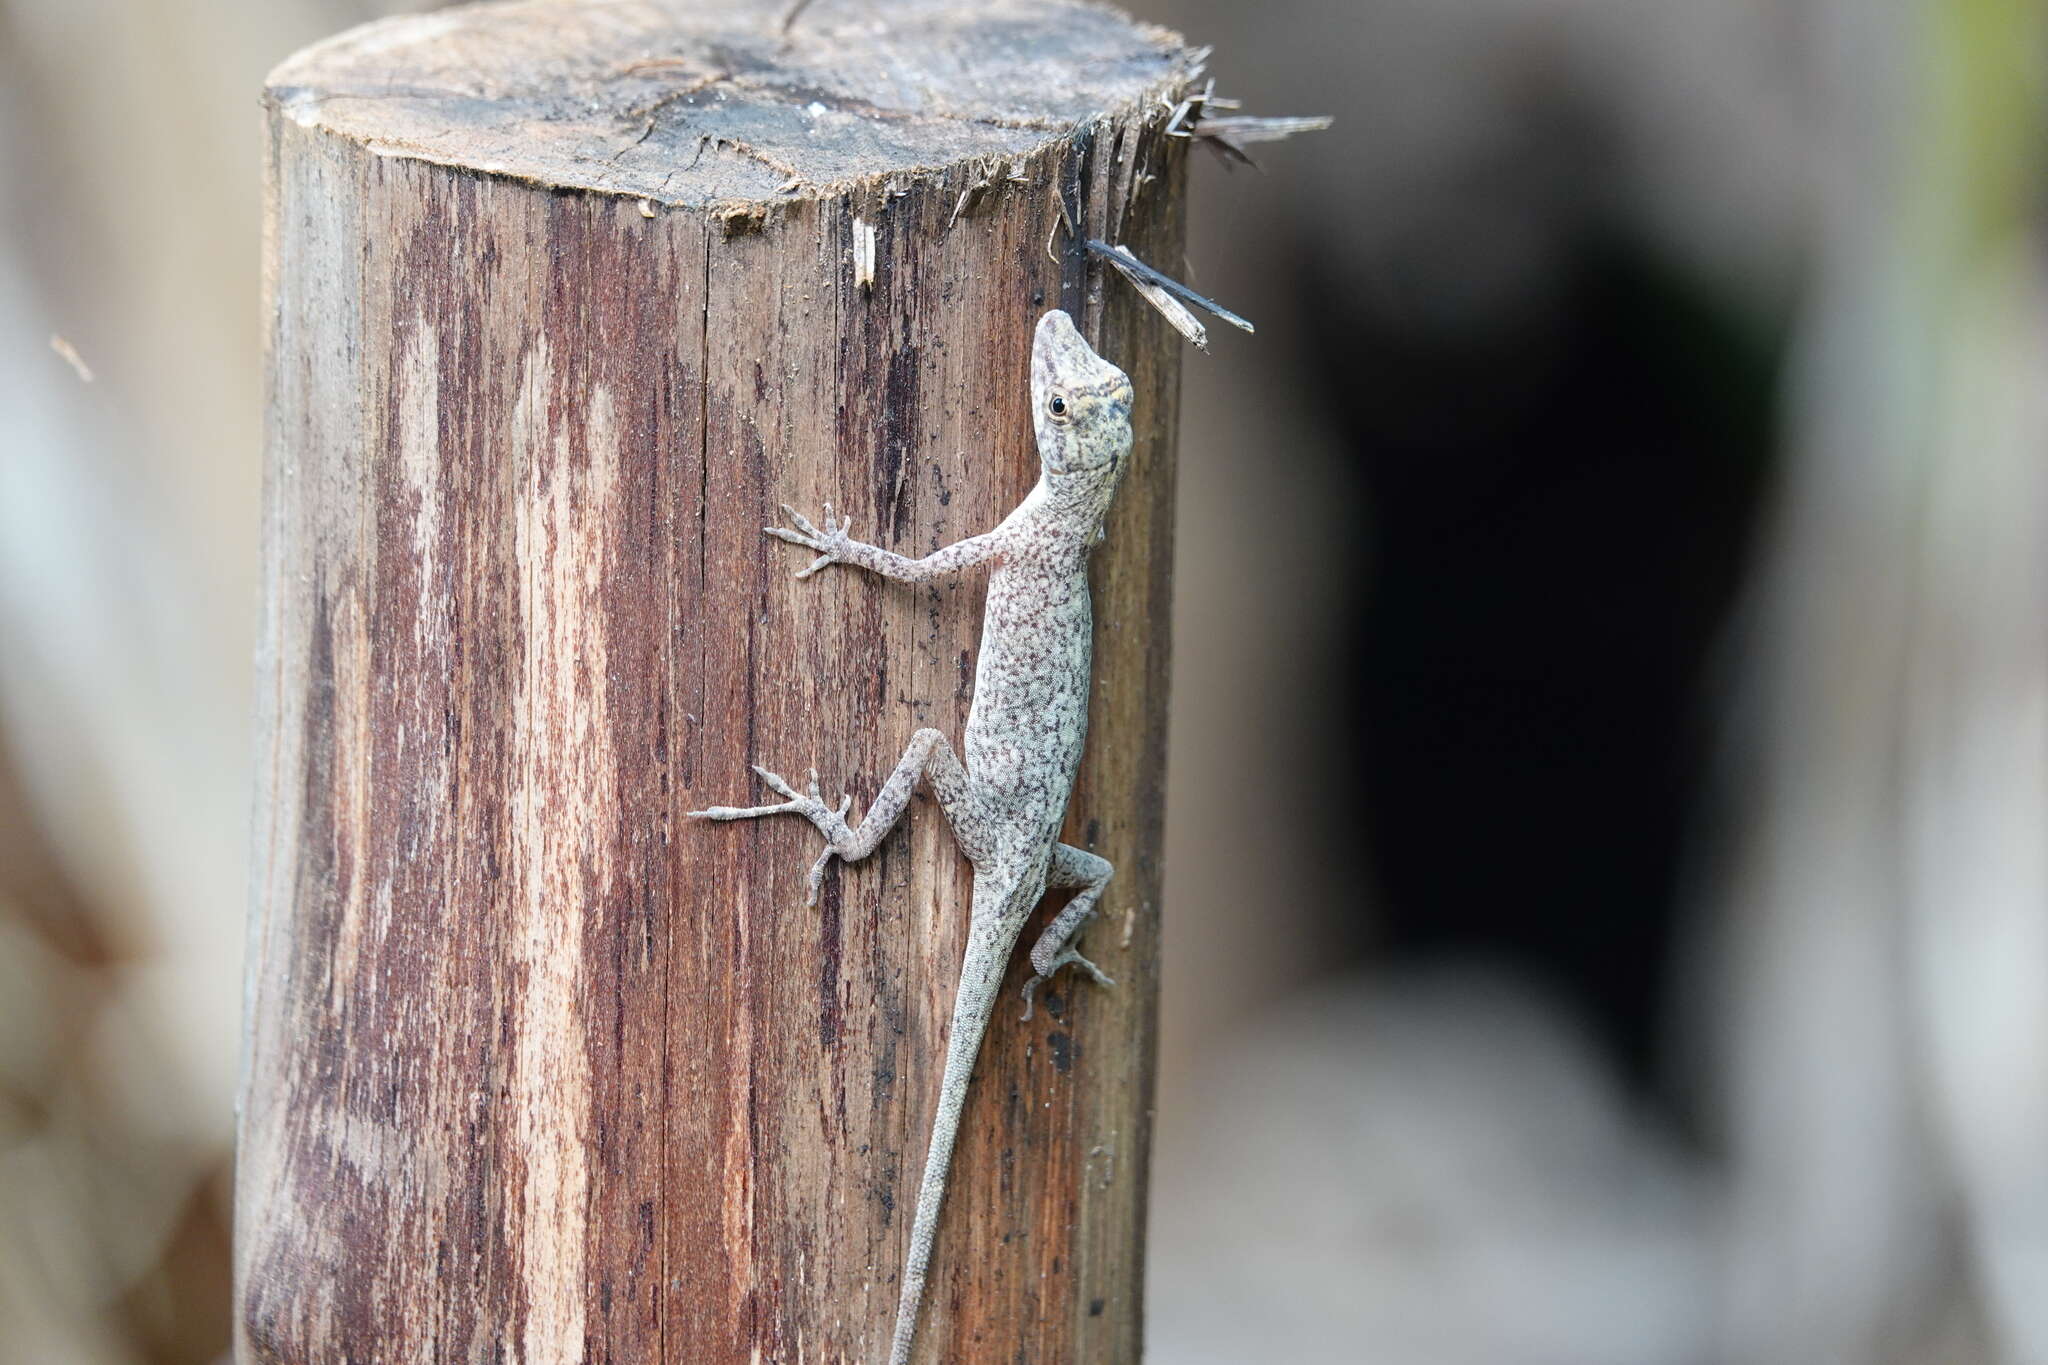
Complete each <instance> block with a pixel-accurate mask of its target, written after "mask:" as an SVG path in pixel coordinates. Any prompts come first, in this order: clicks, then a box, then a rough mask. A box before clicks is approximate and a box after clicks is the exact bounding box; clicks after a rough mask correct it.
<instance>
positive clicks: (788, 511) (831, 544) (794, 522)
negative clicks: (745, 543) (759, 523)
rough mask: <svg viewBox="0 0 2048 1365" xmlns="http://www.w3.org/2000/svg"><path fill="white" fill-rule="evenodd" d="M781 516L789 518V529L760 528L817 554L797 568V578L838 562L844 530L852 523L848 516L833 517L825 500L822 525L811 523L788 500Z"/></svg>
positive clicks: (844, 537)
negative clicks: (807, 563) (807, 564)
mask: <svg viewBox="0 0 2048 1365" xmlns="http://www.w3.org/2000/svg"><path fill="white" fill-rule="evenodd" d="M782 515H784V516H785V517H788V518H789V521H790V526H793V527H794V528H795V529H794V530H792V529H790V526H764V527H762V528H761V529H762V530H763V531H766V532H767V533H768V534H769V535H771V536H774V537H775V538H776V539H777V540H786V541H788V542H789V543H790V544H792V545H801V546H803V547H804V548H805V549H806V550H816V551H817V552H818V557H817V558H816V559H815V560H812V561H811V563H810V565H809V567H807V568H803V569H799V570H797V575H796V576H797V577H798V578H809V577H810V576H811V575H812V574H814V573H816V572H817V571H818V570H820V569H822V568H824V567H825V566H826V565H827V564H837V563H838V562H839V559H840V555H841V554H842V553H844V551H845V549H846V545H847V536H846V533H847V531H848V530H849V529H850V528H851V527H852V526H853V518H852V517H839V518H834V517H833V515H832V504H831V503H829V502H828V503H826V504H825V517H824V522H825V524H824V525H823V526H818V525H814V524H813V523H812V521H811V519H810V518H809V517H806V516H805V515H804V514H803V513H801V512H799V511H797V510H796V509H795V508H793V507H791V506H790V505H789V504H788V503H783V504H782Z"/></svg>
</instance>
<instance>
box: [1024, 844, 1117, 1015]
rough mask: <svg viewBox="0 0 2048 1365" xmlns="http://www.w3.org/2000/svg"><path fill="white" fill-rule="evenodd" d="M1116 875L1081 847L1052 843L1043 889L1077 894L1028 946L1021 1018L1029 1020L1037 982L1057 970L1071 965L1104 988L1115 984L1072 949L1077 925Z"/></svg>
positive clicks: (1079, 929) (1100, 859) (1101, 860)
mask: <svg viewBox="0 0 2048 1365" xmlns="http://www.w3.org/2000/svg"><path fill="white" fill-rule="evenodd" d="M1115 875H1116V869H1115V868H1114V867H1112V866H1110V863H1109V859H1107V858H1098V857H1096V856H1095V855H1094V854H1093V853H1090V852H1089V851H1088V850H1087V849H1085V848H1075V847H1074V846H1073V845H1072V844H1054V845H1053V849H1052V863H1051V865H1050V866H1049V867H1047V869H1046V874H1045V886H1046V889H1047V890H1048V891H1051V890H1058V889H1060V888H1063V887H1069V886H1078V887H1080V888H1081V890H1080V893H1079V894H1077V895H1076V896H1075V897H1074V898H1073V899H1072V900H1070V901H1068V902H1067V904H1066V908H1065V909H1063V910H1061V911H1060V913H1059V915H1058V916H1057V917H1056V918H1055V919H1054V920H1053V922H1052V923H1051V924H1048V925H1047V926H1046V927H1045V932H1044V933H1042V934H1040V935H1039V936H1038V942H1037V943H1035V944H1033V945H1032V947H1031V970H1032V971H1033V972H1035V973H1036V975H1035V976H1033V977H1032V978H1031V979H1030V980H1029V981H1027V982H1025V983H1024V1017H1025V1018H1026V1019H1029V1018H1030V1017H1031V1011H1032V1009H1033V1005H1032V996H1033V995H1035V994H1036V993H1037V991H1038V987H1039V986H1040V984H1041V983H1043V982H1045V981H1046V980H1048V979H1049V978H1050V977H1051V976H1052V974H1053V973H1054V972H1056V971H1058V970H1059V969H1060V968H1062V967H1065V966H1068V965H1072V966H1076V967H1079V968H1081V969H1082V970H1083V971H1085V972H1087V973H1088V974H1089V975H1090V976H1092V977H1094V978H1095V979H1096V980H1097V981H1098V982H1100V983H1101V984H1102V985H1105V986H1114V985H1115V984H1116V982H1114V981H1112V980H1110V979H1109V978H1108V977H1107V976H1105V975H1103V972H1102V969H1101V968H1100V967H1098V966H1096V965H1095V964H1094V963H1093V962H1090V961H1089V960H1088V959H1087V958H1085V957H1082V956H1081V954H1080V953H1078V952H1077V951H1075V949H1074V939H1075V938H1076V937H1077V936H1078V935H1079V934H1080V932H1081V926H1082V925H1083V924H1084V923H1086V922H1087V919H1088V916H1089V915H1091V914H1093V913H1094V912H1095V903H1096V902H1097V901H1099V900H1101V899H1102V892H1103V888H1105V887H1107V886H1108V885H1109V879H1110V878H1111V877H1113V876H1115Z"/></svg>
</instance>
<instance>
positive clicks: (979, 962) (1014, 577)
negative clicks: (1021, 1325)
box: [691, 310, 1131, 1365]
mask: <svg viewBox="0 0 2048 1365" xmlns="http://www.w3.org/2000/svg"><path fill="white" fill-rule="evenodd" d="M1031 398H1032V422H1033V426H1034V429H1035V431H1036V433H1037V437H1038V460H1039V476H1038V484H1037V486H1036V487H1034V488H1033V489H1032V490H1031V492H1030V493H1029V494H1028V495H1027V496H1026V497H1025V499H1024V501H1023V502H1022V503H1020V504H1018V506H1017V510H1016V511H1014V512H1012V513H1010V515H1009V516H1008V517H1006V518H1004V520H1003V523H1002V524H1001V525H1000V526H998V527H996V528H995V529H994V530H993V531H989V532H987V533H985V534H983V535H978V536H971V537H969V538H968V539H966V540H962V541H957V542H955V543H954V544H952V545H948V546H946V547H945V548H944V549H941V550H936V551H934V552H933V553H931V554H928V555H926V556H925V557H924V558H922V559H909V558H906V557H904V556H902V555H898V554H893V553H891V552H890V551H888V550H884V549H881V548H880V547H878V546H874V545H868V544H864V543H863V542H861V541H857V540H852V539H849V538H848V536H847V529H848V525H849V522H850V518H846V519H841V520H839V521H837V522H836V523H835V521H834V520H833V517H832V511H831V508H830V507H827V508H826V509H825V518H824V525H823V526H822V527H820V526H816V525H813V524H812V523H811V522H810V521H808V520H806V519H805V518H804V517H802V516H799V515H798V514H797V513H795V512H792V511H790V509H789V508H787V507H784V508H783V511H784V512H785V513H787V514H788V516H789V519H790V521H791V522H792V524H793V529H791V528H785V527H781V526H770V527H766V528H764V529H765V530H766V531H767V533H768V534H769V535H771V536H778V537H780V538H781V539H783V540H786V541H789V542H790V543H791V544H794V545H801V546H804V547H805V548H807V549H810V550H815V551H816V552H817V555H818V557H817V558H816V559H815V560H813V561H812V562H811V564H810V565H809V567H807V568H805V569H803V570H801V571H800V572H799V574H798V577H808V576H809V575H811V574H813V573H816V572H817V571H818V570H819V569H822V568H824V567H825V566H826V565H828V564H852V565H855V566H857V567H859V568H863V569H867V570H868V571H870V572H872V573H878V574H881V575H883V576H884V577H886V578H894V579H897V580H900V581H902V582H905V583H921V582H924V581H926V580H928V579H931V578H936V577H938V576H939V575H941V574H949V573H954V572H957V571H959V570H961V569H965V568H967V567H969V566H970V565H974V564H979V563H982V562H983V561H993V562H994V564H995V571H994V572H993V573H992V574H991V575H990V577H989V584H988V605H987V608H986V610H985V611H984V613H983V616H982V629H981V652H980V658H979V659H977V660H976V663H975V671H974V701H973V705H972V706H971V708H970V709H969V711H968V713H967V730H966V736H965V738H966V743H965V745H964V751H965V760H964V761H963V760H962V758H961V756H959V755H956V754H955V753H954V751H953V746H952V745H951V744H950V743H948V742H947V740H946V736H945V735H944V734H943V733H941V732H940V731H938V730H933V729H923V730H919V731H918V732H917V733H916V734H914V735H912V736H911V738H910V747H909V748H907V749H906V750H904V753H903V757H902V759H901V760H900V761H898V763H897V764H896V770H895V771H894V772H892V773H891V774H890V775H889V779H888V781H886V782H884V783H883V784H882V790H881V792H880V794H878V795H877V796H876V797H875V800H874V804H873V805H871V806H869V807H868V811H867V815H866V817H865V818H863V819H862V820H861V822H860V824H859V826H858V827H854V826H850V825H849V824H848V823H847V820H846V812H847V810H848V809H849V808H850V806H851V805H852V801H853V798H852V797H850V796H849V797H845V798H843V799H842V800H841V801H840V803H839V808H838V809H837V810H834V809H833V808H832V807H830V806H828V805H826V804H825V803H824V801H823V800H822V799H821V798H820V797H819V795H818V782H817V775H816V774H815V773H813V774H812V775H811V782H810V787H809V790H808V791H807V792H798V791H797V790H795V789H794V788H793V787H791V786H790V784H789V783H788V782H785V781H784V780H783V779H782V778H780V777H778V776H777V775H776V774H774V773H772V772H769V771H768V770H767V769H766V768H762V767H760V766H758V765H757V766H756V767H755V768H754V772H755V773H756V774H757V775H759V777H760V779H761V780H762V781H763V782H765V783H767V784H768V786H770V787H772V788H773V789H774V790H775V791H776V792H777V793H779V794H780V795H782V796H783V797H785V798H787V799H786V800H784V801H782V802H780V803H778V804H776V805H772V806H752V807H745V808H739V807H731V806H713V807H712V808H711V809H709V810H701V811H692V812H691V814H692V815H695V816H699V817H702V818H704V819H709V820H747V819H752V818H753V817H755V816H760V815H779V814H783V813H785V812H787V813H789V814H794V815H801V816H803V817H804V818H805V819H807V820H809V821H810V822H811V823H812V824H814V825H816V826H817V827H818V830H819V832H820V833H822V834H823V835H824V836H825V850H824V852H822V853H820V854H819V855H818V859H817V861H816V862H815V863H813V864H812V865H811V869H810V874H809V892H810V899H811V900H812V901H813V902H815V901H816V899H817V894H818V887H819V883H820V882H821V881H822V880H823V878H824V875H825V868H826V866H827V864H828V863H829V862H830V861H831V859H832V858H833V856H834V855H837V856H838V857H840V858H843V859H845V860H847V861H849V862H851V861H854V860H856V859H859V858H865V857H867V856H868V854H870V853H872V852H874V850H875V846H876V845H877V844H879V843H880V842H881V840H882V836H883V835H885V834H887V833H888V832H889V830H890V828H891V827H892V826H893V825H895V823H896V821H897V820H898V819H899V818H900V817H901V816H902V814H903V810H904V807H905V806H906V805H908V804H909V801H910V793H911V789H912V788H914V787H915V786H916V785H917V782H918V779H919V778H924V779H925V780H926V781H928V782H930V784H931V787H932V790H933V792H934V793H935V794H936V795H937V796H938V799H939V808H940V809H941V810H943V811H944V812H945V813H946V820H947V823H949V824H950V825H951V826H952V828H953V838H954V842H955V843H957V844H958V845H959V847H960V851H961V852H962V853H964V854H965V855H966V856H967V860H968V861H969V862H971V863H972V864H974V898H973V906H972V910H971V912H970V915H971V918H970V921H969V928H968V938H967V955H966V958H965V960H964V961H963V963H962V964H961V968H960V986H959V990H958V993H957V994H956V995H955V997H954V1002H953V1031H952V1035H951V1037H950V1038H948V1040H947V1043H946V1068H945V1075H944V1079H942V1080H941V1081H940V1083H939V1108H938V1114H937V1116H936V1117H935V1118H934V1119H933V1121H932V1135H931V1145H930V1147H929V1148H928V1150H927V1152H926V1155H925V1165H924V1180H923V1183H922V1184H920V1185H919V1187H918V1192H917V1214H916V1217H915V1220H914V1221H913V1222H912V1224H911V1229H910V1253H909V1259H908V1262H907V1264H906V1265H905V1267H904V1270H903V1281H902V1295H901V1298H900V1300H899V1301H898V1305H897V1310H896V1331H895V1336H894V1338H893V1343H892V1345H891V1347H890V1350H889V1361H890V1365H907V1362H908V1361H909V1359H910V1347H911V1342H912V1340H913V1339H914V1337H915V1335H916V1331H917V1316H918V1308H919V1306H920V1305H921V1304H922V1303H923V1300H924V1287H925V1276H926V1272H927V1271H928V1270H929V1268H930V1265H931V1257H932V1237H933V1234H934V1233H935V1232H936V1231H937V1228H938V1222H939V1207H940V1204H941V1202H942V1201H943V1200H944V1198H945V1193H946V1172H947V1169H948V1168H949V1166H950V1165H951V1162H952V1156H953V1139H954V1137H955V1135H956V1134H957V1133H958V1132H959V1129H960V1116H961V1111H962V1110H963V1108H964V1107H965V1105H966V1102H967V1085H968V1080H969V1078H970V1077H971V1076H972V1074H973V1071H974V1060H975V1056H976V1054H977V1053H979V1052H980V1050H981V1039H982V1034H983V1033H984V1032H985V1031H986V1030H987V1028H988V1021H989V1016H990V1015H991V1013H992V1012H993V1011H994V1009H995V1004H996V993H997V990H998V989H999V987H1000V986H1001V983H1002V979H1003V972H1004V969H1005V968H1006V967H1007V966H1008V964H1009V960H1010V953H1011V950H1012V949H1013V948H1014V947H1015V946H1016V943H1017V938H1018V935H1019V934H1020V933H1021V932H1022V931H1023V928H1024V923H1025V921H1026V920H1027V919H1029V918H1030V916H1031V911H1032V909H1033V908H1034V907H1035V906H1036V905H1037V904H1038V901H1039V898H1040V897H1041V896H1043V895H1044V894H1045V892H1046V891H1047V890H1048V889H1051V888H1075V889H1076V894H1075V896H1074V898H1073V900H1071V901H1069V902H1068V903H1067V906H1066V908H1065V909H1064V910H1062V911H1061V912H1060V914H1059V916H1058V917H1057V918H1056V919H1054V920H1053V922H1052V923H1051V925H1049V926H1048V927H1047V928H1046V930H1045V932H1044V933H1043V934H1041V935H1040V936H1039V939H1038V942H1037V944H1036V946H1034V947H1033V948H1032V949H1031V966H1032V970H1033V972H1034V973H1035V975H1034V976H1033V977H1032V978H1031V980H1030V982H1029V983H1028V984H1026V986H1025V987H1024V1000H1025V1017H1026V1018H1029V1017H1030V1002H1031V995H1032V992H1033V991H1034V990H1035V989H1036V988H1037V987H1038V985H1039V984H1040V983H1041V982H1043V981H1045V980H1046V979H1047V978H1048V977H1050V976H1051V975H1052V974H1053V973H1054V972H1056V971H1058V970H1059V969H1060V968H1061V967H1064V966H1068V965H1073V966H1077V967H1080V968H1082V969H1083V970H1085V971H1087V972H1088V973H1089V974H1090V975H1092V976H1093V977H1094V978H1095V979H1096V980H1097V981H1099V982H1101V983H1103V984H1104V985H1111V984H1114V983H1112V982H1111V981H1110V980H1109V978H1108V977H1106V976H1104V975H1103V974H1102V972H1101V971H1100V970H1099V969H1098V968H1097V967H1096V966H1095V964H1094V963H1092V962H1090V961H1089V960H1088V959H1087V958H1085V957H1082V956H1081V954H1080V953H1079V952H1077V951H1075V948H1074V938H1075V936H1076V935H1077V934H1078V932H1079V931H1080V928H1081V925H1082V923H1083V922H1084V921H1085V920H1086V919H1087V918H1088V916H1089V914H1090V912H1092V911H1093V910H1094V909H1095V904H1096V901H1097V900H1098V899H1100V898H1101V895H1102V891H1103V888H1104V887H1106V886H1108V885H1109V879H1110V874H1111V871H1112V869H1111V867H1110V865H1109V863H1108V862H1107V861H1106V860H1104V859H1102V858H1098V857H1097V856H1096V855H1094V854H1093V853H1090V852H1088V851H1087V850H1086V849H1080V848H1075V847H1074V846H1073V845H1071V844H1063V843H1061V842H1060V841H1059V830H1060V822H1061V821H1062V820H1063V819H1064V818H1065V815H1066V809H1067V799H1068V797H1069V796H1070V795H1071V794H1072V792H1073V788H1074V773H1075V770H1076V769H1077V768H1078V767H1079V766H1080V762H1081V746H1082V743H1083V741H1084V740H1085V738H1086V737H1087V731H1088V691H1089V677H1090V672H1089V659H1090V655H1091V651H1092V648H1093V640H1092V638H1091V633H1092V623H1093V614H1092V611H1091V609H1090V604H1089V599H1088V554H1089V552H1090V551H1091V550H1092V549H1093V548H1094V547H1095V543H1096V541H1097V540H1099V539H1100V538H1101V536H1102V520H1103V516H1104V515H1105V514H1106V513H1107V512H1108V511H1109V505H1110V501H1111V500H1112V499H1113V498H1114V497H1115V496H1116V486H1117V481H1118V479H1119V478H1120V477H1121V476H1122V474H1123V471H1124V466H1125V464H1127V463H1128V462H1129V457H1130V450H1131V381H1130V380H1129V379H1128V378H1127V377H1126V376H1125V375H1124V372H1123V371H1122V370H1119V369H1118V368H1116V366H1114V365H1111V364H1110V363H1109V362H1108V361H1106V360H1104V359H1103V358H1102V357H1101V356H1098V355H1097V354H1095V352H1094V351H1093V350H1092V349H1091V348H1090V347H1089V345H1088V343H1087V342H1086V341H1084V340H1083V339H1082V337H1081V334H1080V332H1079V331H1077V330H1076V329H1075V327H1074V323H1073V320H1072V319H1071V318H1069V317H1068V316H1067V315H1066V314H1065V313H1062V312H1060V311H1058V310H1054V311H1052V312H1049V313H1047V314H1046V315H1045V316H1044V317H1043V318H1040V319H1039V322H1038V330H1037V333H1036V335H1035V336H1034V337H1033V339H1032V345H1031Z"/></svg>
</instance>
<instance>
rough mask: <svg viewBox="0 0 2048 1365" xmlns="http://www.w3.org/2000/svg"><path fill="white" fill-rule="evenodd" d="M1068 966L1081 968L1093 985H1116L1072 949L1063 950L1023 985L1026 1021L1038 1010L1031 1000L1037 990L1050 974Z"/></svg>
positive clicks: (1049, 978) (1105, 974) (1034, 1002)
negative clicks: (1091, 978)
mask: <svg viewBox="0 0 2048 1365" xmlns="http://www.w3.org/2000/svg"><path fill="white" fill-rule="evenodd" d="M1069 964H1072V965H1073V966H1076V967H1079V968H1081V969H1082V970H1083V971H1085V972H1087V973H1088V975H1090V976H1092V977H1094V978H1095V984H1096V985H1098V986H1114V985H1115V984H1116V982H1114V981H1112V980H1111V979H1110V978H1109V975H1108V973H1106V972H1104V971H1103V970H1102V968H1100V967H1098V966H1096V965H1095V964H1094V963H1093V962H1090V961H1089V960H1088V959H1087V958H1085V957H1082V956H1081V955H1080V954H1079V953H1077V952H1075V951H1074V950H1073V949H1072V948H1067V949H1064V950H1063V951H1062V952H1061V953H1060V954H1059V956H1057V957H1055V958H1054V959H1053V960H1052V962H1051V964H1050V965H1049V966H1047V967H1046V969H1045V970H1044V971H1042V972H1039V973H1038V974H1037V975H1036V976H1033V977H1032V978H1031V979H1030V980H1029V981H1027V982H1025V983H1024V1017H1025V1018H1026V1019H1029V1018H1030V1017H1031V1013H1032V1011H1033V1010H1035V1009H1037V1008H1038V1006H1037V1003H1036V1001H1035V1000H1034V999H1033V997H1034V996H1036V995H1037V994H1038V988H1039V987H1040V986H1041V985H1043V984H1044V983H1045V982H1047V981H1050V980H1051V979H1052V974H1053V973H1054V972H1056V971H1058V970H1059V969H1060V968H1062V967H1065V966H1067V965H1069ZM1032 965H1033V966H1036V965H1037V964H1036V963H1033V964H1032Z"/></svg>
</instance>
